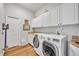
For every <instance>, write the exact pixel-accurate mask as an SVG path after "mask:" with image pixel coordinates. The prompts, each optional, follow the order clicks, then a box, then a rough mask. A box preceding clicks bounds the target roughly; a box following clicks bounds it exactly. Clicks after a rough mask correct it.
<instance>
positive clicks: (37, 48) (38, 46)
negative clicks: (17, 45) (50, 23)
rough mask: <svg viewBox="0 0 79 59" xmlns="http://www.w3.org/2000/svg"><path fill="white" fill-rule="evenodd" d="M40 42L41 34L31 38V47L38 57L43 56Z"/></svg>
mask: <svg viewBox="0 0 79 59" xmlns="http://www.w3.org/2000/svg"><path fill="white" fill-rule="evenodd" d="M42 42H43V39H42V33H39V34H35V36H34V37H33V47H34V50H35V51H36V52H37V54H38V55H40V56H42V55H43V52H42Z"/></svg>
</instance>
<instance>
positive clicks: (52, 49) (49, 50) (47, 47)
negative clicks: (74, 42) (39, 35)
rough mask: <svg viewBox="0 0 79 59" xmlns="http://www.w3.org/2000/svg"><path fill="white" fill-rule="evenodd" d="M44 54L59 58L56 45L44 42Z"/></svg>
mask: <svg viewBox="0 0 79 59" xmlns="http://www.w3.org/2000/svg"><path fill="white" fill-rule="evenodd" d="M43 54H44V55H45V56H58V54H59V51H58V48H57V47H56V45H54V44H51V43H49V42H46V41H44V42H43Z"/></svg>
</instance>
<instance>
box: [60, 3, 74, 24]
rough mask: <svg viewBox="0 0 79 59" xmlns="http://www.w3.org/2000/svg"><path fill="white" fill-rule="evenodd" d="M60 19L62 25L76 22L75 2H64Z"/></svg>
mask: <svg viewBox="0 0 79 59" xmlns="http://www.w3.org/2000/svg"><path fill="white" fill-rule="evenodd" d="M60 9H61V10H60V13H61V15H60V18H61V19H60V20H61V23H62V25H68V24H74V20H75V19H74V15H75V14H74V13H75V12H74V10H75V9H74V4H73V3H66V4H62V5H61V8H60Z"/></svg>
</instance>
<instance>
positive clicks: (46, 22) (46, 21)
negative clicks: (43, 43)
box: [42, 12, 50, 27]
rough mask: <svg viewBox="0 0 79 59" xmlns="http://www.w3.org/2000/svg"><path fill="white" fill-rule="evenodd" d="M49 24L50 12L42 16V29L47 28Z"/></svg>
mask: <svg viewBox="0 0 79 59" xmlns="http://www.w3.org/2000/svg"><path fill="white" fill-rule="evenodd" d="M49 23H50V12H46V13H44V14H42V27H47V26H49Z"/></svg>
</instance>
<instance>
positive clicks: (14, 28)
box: [6, 17, 20, 47]
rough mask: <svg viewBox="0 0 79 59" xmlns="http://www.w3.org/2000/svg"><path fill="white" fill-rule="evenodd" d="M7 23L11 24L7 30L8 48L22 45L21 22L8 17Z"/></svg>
mask: <svg viewBox="0 0 79 59" xmlns="http://www.w3.org/2000/svg"><path fill="white" fill-rule="evenodd" d="M6 23H7V24H9V29H8V30H7V46H8V47H13V46H16V45H19V44H20V20H19V19H16V18H10V17H7V20H6Z"/></svg>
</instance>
